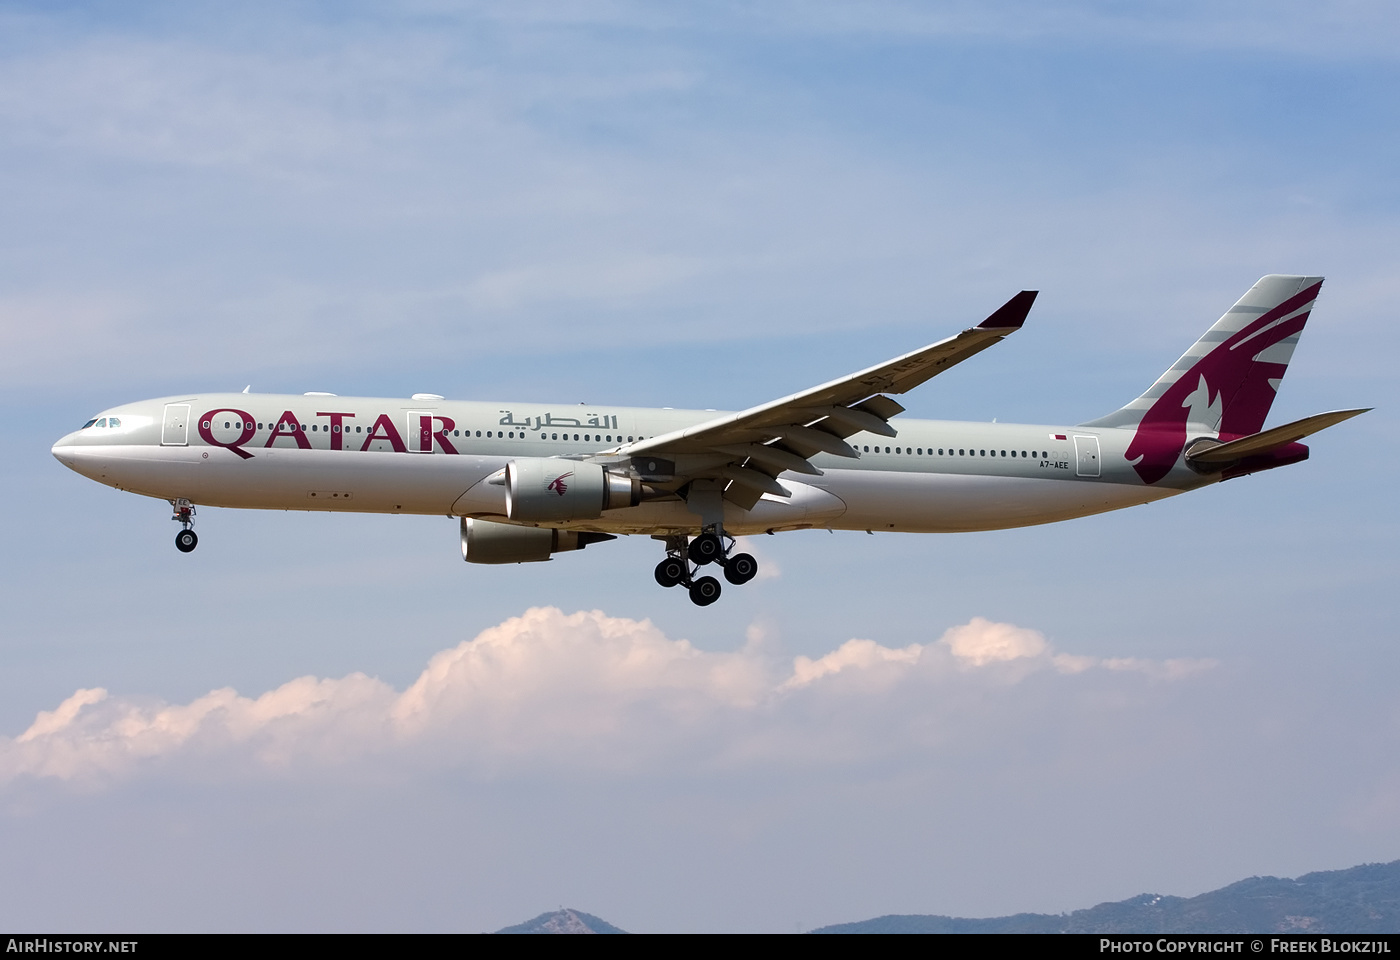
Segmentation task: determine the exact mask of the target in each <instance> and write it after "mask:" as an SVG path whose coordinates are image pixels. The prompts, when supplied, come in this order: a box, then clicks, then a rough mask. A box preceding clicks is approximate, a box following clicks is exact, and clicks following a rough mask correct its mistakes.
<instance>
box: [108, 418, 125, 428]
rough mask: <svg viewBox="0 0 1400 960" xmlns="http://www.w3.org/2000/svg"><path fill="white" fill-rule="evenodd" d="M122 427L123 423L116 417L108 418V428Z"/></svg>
mask: <svg viewBox="0 0 1400 960" xmlns="http://www.w3.org/2000/svg"><path fill="white" fill-rule="evenodd" d="M121 425H122V422H121V421H120V420H118V419H117V418H116V417H108V418H107V426H109V427H120V426H121Z"/></svg>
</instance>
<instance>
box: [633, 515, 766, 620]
mask: <svg viewBox="0 0 1400 960" xmlns="http://www.w3.org/2000/svg"><path fill="white" fill-rule="evenodd" d="M726 540H728V541H729V543H728V545H727V546H726V544H725V541H726ZM733 546H734V538H733V537H726V536H725V535H724V534H723V532H722V531H721V532H719V533H712V532H706V533H702V534H700V536H698V537H696V538H695V539H694V540H691V541H690V542H689V543H687V542H686V539H685V537H667V538H666V559H665V560H662V561H661V562H660V563H658V564H657V565H656V582H657V583H659V584H661V585H662V586H663V587H676V586H684V587H685V588H686V589H687V590H688V591H689V592H690V599H691V602H692V603H694V604H695V605H696V606H699V607H708V606H709V605H710V604H712V603H714V602H715V601H716V600H718V599H719V594H720V587H719V581H718V580H716V579H715V578H714V577H699V578H697V577H696V576H695V574H696V573H698V572H699V570H700V568H701V567H703V566H704V565H705V564H708V563H718V564H719V565H720V566H721V567H723V568H724V579H726V580H728V581H729V582H730V583H732V584H734V585H735V586H738V585H739V584H741V583H748V582H749V581H750V580H752V579H753V578H754V577H755V576H757V575H758V561H757V560H755V559H754V558H753V555H752V554H748V553H736V554H734V555H733V556H730V555H729V550H730V548H732V547H733Z"/></svg>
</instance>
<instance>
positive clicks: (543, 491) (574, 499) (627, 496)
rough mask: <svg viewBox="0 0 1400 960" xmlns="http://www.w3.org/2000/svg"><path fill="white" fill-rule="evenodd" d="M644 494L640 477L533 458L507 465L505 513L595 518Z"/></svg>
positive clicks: (537, 518) (520, 517) (534, 519)
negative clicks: (636, 478)
mask: <svg viewBox="0 0 1400 960" xmlns="http://www.w3.org/2000/svg"><path fill="white" fill-rule="evenodd" d="M642 492H643V491H642V483H641V481H640V480H635V479H633V478H632V477H629V476H626V475H625V474H620V473H613V472H612V471H610V470H605V469H604V468H603V467H602V466H601V465H599V464H596V463H585V462H581V461H578V460H553V459H547V458H544V457H530V458H525V459H521V460H512V461H511V462H510V463H508V464H506V516H508V517H510V518H511V519H512V520H524V521H528V522H531V523H538V522H540V521H549V520H594V519H597V518H598V517H601V516H602V515H603V511H604V510H615V509H617V508H619V507H635V506H636V505H637V504H638V503H640V502H641V500H642ZM541 559H543V558H541Z"/></svg>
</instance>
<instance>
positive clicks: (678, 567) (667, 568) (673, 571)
mask: <svg viewBox="0 0 1400 960" xmlns="http://www.w3.org/2000/svg"><path fill="white" fill-rule="evenodd" d="M686 573H688V571H687V570H686V568H685V563H684V562H682V561H681V559H680V558H679V557H667V558H666V559H665V560H662V561H661V562H660V563H658V564H657V565H656V582H657V583H659V584H661V585H662V586H663V587H674V586H676V585H677V584H679V583H681V582H682V581H683V580H685V577H686Z"/></svg>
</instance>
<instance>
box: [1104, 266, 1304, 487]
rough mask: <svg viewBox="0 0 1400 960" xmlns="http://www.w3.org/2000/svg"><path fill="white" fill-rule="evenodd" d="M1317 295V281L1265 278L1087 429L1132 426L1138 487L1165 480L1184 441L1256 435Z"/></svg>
mask: <svg viewBox="0 0 1400 960" xmlns="http://www.w3.org/2000/svg"><path fill="white" fill-rule="evenodd" d="M1321 288H1322V278H1321V277H1292V276H1278V275H1274V276H1268V277H1264V278H1263V279H1262V280H1260V281H1259V282H1258V283H1256V284H1255V285H1254V286H1253V287H1251V288H1250V289H1249V292H1248V293H1246V294H1245V295H1244V296H1243V297H1241V298H1240V299H1239V301H1238V302H1237V303H1236V304H1235V305H1234V306H1233V307H1231V308H1230V309H1229V310H1228V311H1226V313H1225V316H1223V317H1221V318H1220V319H1219V320H1218V321H1216V323H1215V325H1214V326H1213V327H1211V328H1210V330H1208V331H1207V332H1206V334H1205V336H1203V337H1201V339H1200V340H1198V341H1196V344H1195V345H1194V346H1193V347H1192V348H1191V349H1190V350H1188V351H1186V353H1185V355H1183V356H1182V358H1181V359H1180V360H1178V361H1177V362H1176V363H1175V364H1173V365H1172V367H1171V369H1170V370H1168V371H1167V372H1166V373H1164V374H1162V376H1160V377H1159V378H1158V379H1157V382H1156V383H1154V384H1153V385H1152V386H1151V388H1150V389H1148V391H1147V392H1146V393H1144V394H1143V395H1142V396H1140V397H1138V398H1137V399H1136V400H1134V401H1133V402H1132V403H1130V404H1128V405H1127V406H1126V407H1123V408H1122V409H1121V410H1118V411H1116V412H1115V413H1111V414H1109V415H1108V416H1107V417H1101V418H1100V419H1098V420H1093V421H1090V422H1089V423H1087V424H1085V426H1102V427H1131V426H1133V425H1136V426H1137V432H1136V434H1135V435H1134V436H1133V440H1132V442H1131V443H1130V444H1128V449H1127V451H1126V458H1127V460H1128V462H1129V463H1131V464H1132V465H1133V469H1134V470H1135V471H1137V474H1138V476H1139V477H1141V478H1142V481H1143V482H1144V483H1156V482H1157V481H1159V480H1161V479H1162V478H1163V477H1165V476H1166V475H1167V474H1168V473H1170V472H1171V469H1172V467H1174V466H1176V463H1177V461H1178V460H1179V459H1180V458H1181V454H1182V451H1183V450H1184V449H1185V448H1186V444H1187V441H1188V440H1189V439H1194V438H1196V437H1203V436H1209V437H1212V438H1219V439H1221V440H1224V441H1229V440H1233V439H1236V438H1238V437H1244V436H1248V435H1250V434H1253V433H1257V432H1259V431H1260V430H1262V429H1263V427H1264V418H1265V417H1267V416H1268V413H1269V407H1270V406H1271V405H1272V404H1273V402H1274V395H1275V393H1276V392H1277V390H1278V385H1279V381H1281V380H1282V379H1283V374H1284V371H1285V370H1287V369H1288V361H1289V360H1290V359H1291V358H1292V356H1293V348H1294V346H1296V345H1297V342H1298V336H1299V334H1301V333H1302V331H1303V325H1304V324H1306V323H1307V322H1308V315H1309V313H1310V312H1311V311H1312V305H1313V301H1315V300H1316V299H1317V294H1318V291H1319V290H1320V289H1321Z"/></svg>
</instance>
